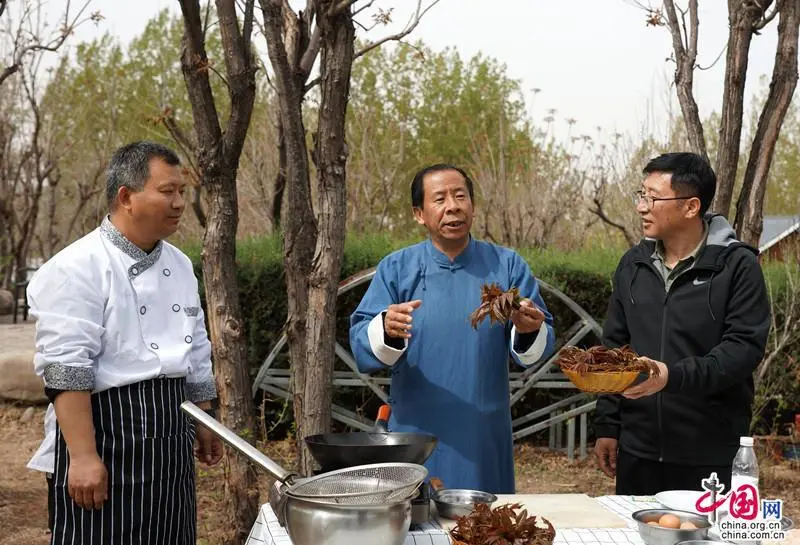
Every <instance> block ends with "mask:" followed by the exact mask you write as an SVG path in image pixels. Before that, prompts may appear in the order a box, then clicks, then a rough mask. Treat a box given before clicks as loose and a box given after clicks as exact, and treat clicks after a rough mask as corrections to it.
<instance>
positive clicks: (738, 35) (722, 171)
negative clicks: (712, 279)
mask: <svg viewBox="0 0 800 545" xmlns="http://www.w3.org/2000/svg"><path fill="white" fill-rule="evenodd" d="M771 4H772V0H762V1H761V2H757V3H756V2H750V1H742V0H728V23H729V25H730V30H729V33H728V47H727V50H728V52H727V56H726V59H725V81H724V85H723V95H722V112H721V119H720V128H719V144H718V149H717V158H716V168H715V170H716V174H717V193H716V195H715V197H714V202H713V203H712V205H711V209H712V210H713V211H714V212H717V213H719V214H722V215H724V216H725V217H728V214H729V213H730V209H731V202H732V200H733V191H734V187H735V185H736V172H737V170H738V168H739V151H740V147H741V139H742V117H743V115H744V87H745V80H746V78H747V63H748V58H749V55H750V43H751V41H752V38H753V33H754V31H755V27H756V23H757V22H758V20H759V19H761V17H763V15H764V13H765V12H766V10H767V8H769V6H770V5H771Z"/></svg>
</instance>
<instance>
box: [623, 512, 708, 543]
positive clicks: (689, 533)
mask: <svg viewBox="0 0 800 545" xmlns="http://www.w3.org/2000/svg"><path fill="white" fill-rule="evenodd" d="M667 514H670V515H675V516H676V517H678V518H679V519H680V520H681V523H683V522H692V523H693V524H694V525H695V526H697V529H696V530H680V529H673V528H662V527H661V526H652V525H650V524H647V523H648V522H651V521H652V522H658V519H660V518H661V517H662V516H664V515H667ZM631 516H632V517H633V520H635V521H636V523H637V525H638V527H639V535H640V536H642V541H644V542H645V543H646V544H647V545H676V544H677V543H680V542H681V541H701V540H705V539H706V538H707V537H708V530H709V528H711V523H710V522H708V519H707V518H706V517H704V516H703V515H698V514H697V513H692V512H690V511H677V510H675V509H643V510H641V511H636V512H635V513H633V515H631Z"/></svg>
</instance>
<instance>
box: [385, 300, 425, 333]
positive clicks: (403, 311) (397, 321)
mask: <svg viewBox="0 0 800 545" xmlns="http://www.w3.org/2000/svg"><path fill="white" fill-rule="evenodd" d="M421 304H422V301H420V300H419V299H415V300H414V301H409V302H408V303H400V304H399V305H389V308H388V310H387V311H386V316H384V318H383V330H384V331H385V332H386V334H387V335H388V336H389V337H392V338H394V339H410V338H411V333H409V331H411V321H412V318H411V313H412V312H414V311H415V310H416V309H418V308H419V306H420V305H421Z"/></svg>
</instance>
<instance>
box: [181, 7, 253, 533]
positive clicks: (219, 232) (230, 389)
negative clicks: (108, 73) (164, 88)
mask: <svg viewBox="0 0 800 545" xmlns="http://www.w3.org/2000/svg"><path fill="white" fill-rule="evenodd" d="M180 3H181V11H182V12H183V18H184V38H183V52H182V55H181V69H182V71H183V76H184V79H185V81H186V88H187V91H188V95H189V100H190V102H191V104H192V117H193V119H194V130H195V134H196V136H197V144H198V145H197V158H196V159H197V164H198V165H199V169H198V170H199V171H200V173H201V175H202V179H201V185H202V186H203V187H205V188H206V189H207V191H208V196H209V208H208V217H207V220H208V221H207V224H206V230H205V235H204V237H203V278H204V281H205V289H206V303H207V304H206V306H207V309H208V314H207V317H208V324H209V334H210V337H211V345H212V349H213V356H214V371H215V376H216V379H217V380H216V382H217V388H218V395H219V402H220V408H221V412H220V416H221V419H222V422H223V423H224V424H225V425H226V426H227V427H228V428H230V429H231V430H232V431H234V432H235V433H236V434H238V435H240V436H244V437H254V435H255V434H254V432H255V426H254V421H253V403H252V398H251V394H250V380H249V376H248V372H247V371H248V368H247V364H248V362H247V345H246V342H245V341H246V337H245V335H244V326H243V320H242V312H241V306H240V302H239V287H238V282H237V278H236V230H237V227H238V223H239V215H238V206H239V205H238V199H237V193H236V173H237V170H238V167H239V158H240V156H241V153H242V147H243V145H244V140H245V137H246V135H247V129H248V127H249V125H250V115H251V114H252V111H253V102H254V100H255V68H254V66H253V59H252V52H251V50H250V36H251V33H252V24H253V0H249V1H247V2H246V3H245V7H244V19H243V22H242V29H241V30H240V28H239V19H238V16H237V13H236V6H235V2H234V0H217V3H216V4H217V15H218V18H219V28H220V35H221V37H222V44H223V51H224V55H225V68H226V79H227V83H228V85H227V88H228V92H229V94H230V103H231V105H232V106H231V110H230V114H229V118H228V120H227V125H226V127H225V131H224V132H223V130H222V128H221V126H220V122H219V118H218V115H217V108H216V104H215V102H214V97H213V95H212V93H211V84H210V82H209V79H208V77H209V76H208V74H209V70H208V57H207V55H206V50H205V35H204V29H203V26H202V19H201V15H200V13H201V12H200V3H199V0H181V2H180ZM226 463H227V466H228V471H226V475H225V478H226V481H225V490H226V493H227V497H228V498H229V500H230V507H231V511H232V512H231V514H230V519H231V520H232V521H233V525H234V533H233V535H231V536H230V537H229V540H228V541H227V543H230V544H231V545H233V544H239V543H243V542H244V541H245V540H246V539H247V535H248V532H249V529H250V528H251V527H252V524H253V521H254V520H255V518H256V516H257V514H258V488H257V483H256V475H255V472H254V470H253V468H252V465H251V464H250V462H249V461H248V460H247V459H246V458H244V457H241V456H238V455H227V456H226Z"/></svg>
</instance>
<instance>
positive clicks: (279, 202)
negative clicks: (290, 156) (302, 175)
mask: <svg viewBox="0 0 800 545" xmlns="http://www.w3.org/2000/svg"><path fill="white" fill-rule="evenodd" d="M285 190H286V136H285V135H284V132H283V123H281V122H280V120H278V173H277V174H276V175H275V183H274V185H273V192H272V213H271V216H270V217H271V218H272V230H273V231H274V232H276V233H277V232H280V230H281V211H282V209H283V194H284V192H285Z"/></svg>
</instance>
